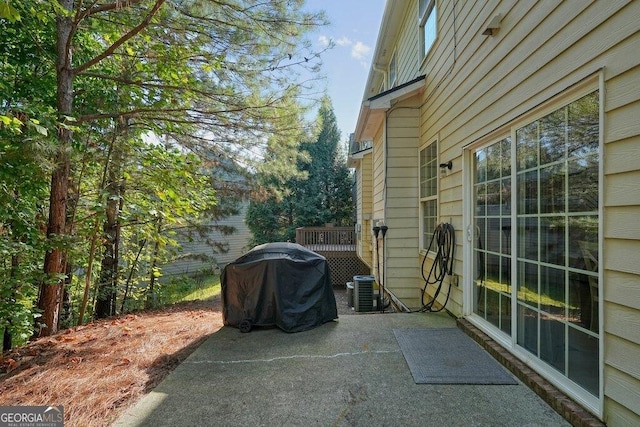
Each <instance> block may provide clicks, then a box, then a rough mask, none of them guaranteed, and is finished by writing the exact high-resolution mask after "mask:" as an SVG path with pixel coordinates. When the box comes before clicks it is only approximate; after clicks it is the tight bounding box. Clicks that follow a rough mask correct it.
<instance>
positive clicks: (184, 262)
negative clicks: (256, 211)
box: [162, 203, 251, 277]
mask: <svg viewBox="0 0 640 427" xmlns="http://www.w3.org/2000/svg"><path fill="white" fill-rule="evenodd" d="M247 206H248V205H247V204H246V203H245V204H244V205H243V207H242V209H241V211H240V213H239V214H238V215H234V216H231V217H229V218H225V219H224V220H222V221H219V222H218V224H219V225H224V226H229V227H235V229H236V231H235V232H234V233H233V234H230V235H223V234H222V233H220V232H217V231H214V232H212V233H211V234H210V235H208V236H206V238H200V237H199V236H197V235H196V236H194V240H193V241H191V242H190V241H188V240H187V239H178V241H179V243H180V245H181V246H182V250H181V254H182V255H185V254H186V255H200V254H203V255H207V256H209V257H214V258H215V262H204V261H202V260H200V259H196V258H192V257H189V256H186V257H183V258H181V259H179V260H176V261H173V262H171V263H169V264H166V265H164V266H162V274H163V275H164V276H165V277H168V276H175V275H182V274H195V273H198V272H200V271H202V270H210V269H213V268H216V267H219V268H222V267H224V266H225V265H227V264H228V263H230V262H231V261H233V260H235V259H236V258H238V257H239V256H241V255H242V254H244V253H245V252H246V251H247V250H249V249H250V248H249V247H248V245H249V240H250V239H251V232H250V231H249V228H248V227H247V225H246V224H245V222H244V217H245V214H246V209H247ZM206 239H210V240H212V241H215V242H218V243H223V244H226V245H228V251H227V252H225V253H214V252H213V248H212V247H211V246H210V245H208V244H207V242H206Z"/></svg>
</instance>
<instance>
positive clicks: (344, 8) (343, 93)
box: [305, 0, 385, 141]
mask: <svg viewBox="0 0 640 427" xmlns="http://www.w3.org/2000/svg"><path fill="white" fill-rule="evenodd" d="M384 4H385V0H307V2H306V7H305V8H306V9H308V10H313V11H318V10H324V11H325V13H326V15H327V18H328V19H329V21H330V25H329V26H327V27H323V28H321V29H319V30H318V31H316V32H315V33H314V34H313V36H311V39H312V41H313V42H314V43H317V46H322V45H323V44H326V43H327V42H328V40H333V42H334V44H335V47H334V48H333V49H330V50H328V51H327V52H325V53H324V54H323V55H322V63H323V64H322V73H323V74H324V75H325V76H326V81H325V83H324V85H325V89H326V91H327V93H328V95H329V96H330V97H331V100H332V102H333V108H334V111H335V114H336V118H337V120H338V127H339V128H340V131H341V133H342V141H345V140H346V139H347V138H348V137H349V134H350V133H351V132H353V131H354V130H355V127H356V121H357V120H358V112H359V111H360V103H361V101H362V95H363V93H364V85H365V83H366V81H367V76H368V74H369V66H370V65H371V58H372V56H373V49H374V48H375V44H376V40H377V37H378V29H379V28H380V22H381V21H382V14H383V12H384Z"/></svg>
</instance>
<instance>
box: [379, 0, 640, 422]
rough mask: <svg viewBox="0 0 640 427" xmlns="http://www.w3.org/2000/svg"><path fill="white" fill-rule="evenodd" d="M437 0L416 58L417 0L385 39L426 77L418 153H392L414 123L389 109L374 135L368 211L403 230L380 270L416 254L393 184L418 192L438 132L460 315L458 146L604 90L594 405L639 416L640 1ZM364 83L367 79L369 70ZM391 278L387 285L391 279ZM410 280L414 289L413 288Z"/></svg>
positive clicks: (402, 61)
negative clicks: (567, 98) (493, 24)
mask: <svg viewBox="0 0 640 427" xmlns="http://www.w3.org/2000/svg"><path fill="white" fill-rule="evenodd" d="M436 3H437V8H438V12H437V18H438V19H437V21H438V23H437V27H438V37H437V40H436V42H435V44H434V45H433V47H432V48H431V50H430V52H429V54H428V56H427V57H426V58H425V59H424V60H422V59H421V58H419V56H420V55H419V50H418V45H419V43H418V39H417V35H418V34H419V30H418V24H417V0H415V1H411V2H404V3H396V6H395V7H405V8H406V9H404V12H403V14H402V17H403V18H402V20H401V22H402V24H401V25H400V26H399V31H398V33H397V34H396V35H395V38H394V40H395V41H394V42H393V43H392V45H393V46H394V50H395V51H396V52H397V59H396V60H397V61H398V64H399V68H398V74H399V79H398V83H399V84H402V83H403V82H405V81H408V80H410V79H412V78H414V77H416V76H418V75H422V74H425V75H426V79H425V86H424V90H423V92H422V93H421V95H420V96H419V101H418V103H417V104H415V105H419V106H420V107H421V108H420V115H419V119H418V120H419V123H418V125H417V130H418V138H417V141H416V145H415V146H414V147H413V148H412V149H413V151H414V155H415V156H416V158H415V159H413V160H414V161H413V162H412V161H411V160H409V159H408V158H402V159H401V157H402V156H398V157H394V154H396V153H394V152H393V151H392V149H393V148H394V144H393V137H396V136H399V135H400V134H401V133H402V132H409V133H410V131H408V130H406V129H405V130H402V131H401V130H400V129H399V128H398V129H396V128H394V127H393V126H392V122H393V110H392V109H393V107H392V108H391V110H390V111H391V113H388V114H387V123H386V131H382V130H381V131H380V132H379V133H378V134H377V135H376V139H375V144H374V151H373V168H374V172H373V189H372V193H373V197H374V212H375V218H376V219H384V220H386V221H387V225H388V226H389V234H388V237H387V239H394V238H395V237H391V236H393V233H394V231H395V230H394V227H399V228H400V229H401V228H402V225H404V226H406V228H405V229H404V230H403V231H402V233H404V238H403V239H402V241H401V239H400V236H402V235H403V234H401V233H400V232H398V238H399V240H398V242H395V241H393V240H388V242H387V245H388V248H387V250H388V252H387V255H388V258H387V263H388V264H389V265H388V266H387V276H388V277H392V274H393V273H395V272H396V269H397V271H398V274H402V273H400V271H402V269H404V268H407V269H411V266H412V265H416V264H418V265H419V262H420V261H421V260H422V258H421V257H422V255H420V251H419V248H418V231H417V230H418V229H419V226H418V223H417V220H418V218H419V210H418V203H417V200H418V196H417V193H416V196H415V199H416V200H415V203H411V202H410V201H409V200H408V198H410V197H408V198H407V199H405V200H401V199H402V197H399V196H398V197H394V196H393V191H397V193H396V194H402V191H412V189H417V170H418V166H417V161H418V159H417V157H418V148H419V147H421V146H423V145H424V144H427V143H429V142H430V141H433V140H437V141H438V144H439V153H438V157H439V162H447V161H449V160H451V161H452V162H453V169H452V170H451V171H447V172H446V175H444V176H441V177H440V179H439V193H438V215H439V219H440V221H446V222H451V223H452V225H453V226H454V228H455V230H456V241H457V247H456V256H455V258H456V262H455V267H454V268H455V273H456V275H457V276H458V277H460V281H459V283H460V286H459V287H455V286H452V293H451V299H450V301H449V303H448V305H447V308H448V310H449V311H451V312H452V313H453V314H455V315H457V316H463V315H465V314H468V313H465V310H464V301H465V291H464V289H466V288H465V287H464V286H463V283H465V280H467V281H470V278H469V277H464V276H465V271H470V270H469V266H468V265H466V264H468V263H469V262H470V261H469V259H468V257H466V256H465V253H467V254H468V253H469V252H468V251H467V252H465V249H467V247H468V245H469V243H468V242H467V241H466V233H465V230H466V228H467V226H468V225H469V224H467V223H465V222H466V221H467V219H466V215H465V206H466V203H467V202H468V201H465V197H466V196H465V194H466V193H465V191H466V190H465V177H466V175H465V171H464V170H463V165H464V164H465V159H464V155H465V147H467V146H468V145H470V144H475V143H477V142H479V141H483V140H485V139H486V138H488V136H489V135H491V134H492V133H496V132H498V131H499V130H500V129H505V128H506V127H509V126H512V125H513V123H515V122H517V121H519V120H522V119H523V118H525V117H527V115H529V114H533V113H535V112H536V111H539V109H540V108H542V106H544V105H553V104H554V102H555V103H562V102H564V101H563V99H562V96H563V94H564V93H566V92H567V91H570V90H571V89H572V88H574V87H576V85H581V84H585V85H592V86H593V88H594V89H600V90H601V91H602V95H601V100H602V101H601V104H602V105H601V109H602V113H601V120H602V123H601V132H602V142H603V144H602V154H601V163H602V165H601V168H602V173H601V180H602V184H601V193H602V195H601V213H600V221H601V224H600V233H601V235H602V255H601V257H602V261H601V266H602V270H601V271H602V273H601V277H602V279H603V281H602V282H601V284H600V290H601V294H600V298H601V299H602V302H601V307H600V309H601V314H602V316H601V320H600V321H601V336H600V339H601V340H602V346H603V351H602V357H603V365H604V367H603V373H602V375H603V390H604V391H603V393H604V396H603V401H602V407H601V408H597V407H596V408H593V407H592V408H590V409H592V410H594V411H595V412H597V413H598V414H599V415H600V416H601V417H602V419H603V420H604V421H605V422H607V423H608V424H609V425H637V424H640V367H639V366H640V365H639V364H638V363H637V361H638V360H639V359H640V332H639V331H640V221H638V219H637V218H638V216H639V215H640V184H639V183H640V120H639V118H640V89H639V88H640V56H639V55H638V51H639V49H640V24H639V22H640V21H639V20H638V17H639V16H640V2H639V1H624V0H617V1H616V0H612V1H591V2H590V1H579V0H567V1H544V2H523V1H516V0H505V1H499V0H494V1H486V2H464V1H463V2H450V1H440V0H437V2H436ZM389 7H390V6H389V4H387V9H389ZM454 8H455V10H454ZM497 14H501V15H502V21H501V28H500V30H499V32H498V33H497V34H496V35H494V36H486V35H482V34H481V33H482V32H483V30H484V28H485V27H486V24H487V23H488V22H489V21H490V20H491V18H492V17H494V16H495V15H497ZM378 42H379V43H380V42H381V40H380V39H379V40H378ZM376 52H377V54H378V55H380V56H379V57H378V58H374V61H376V60H378V61H384V59H385V58H383V51H378V50H376ZM404 55H408V56H410V57H411V58H413V59H411V58H404ZM416 58H417V59H416ZM387 59H388V57H387ZM378 65H379V63H378ZM412 68H414V69H412ZM372 81H373V82H375V79H372V78H371V77H370V82H372ZM367 89H369V88H367ZM405 120H406V118H405ZM396 131H397V133H395V132H396ZM385 132H386V133H385ZM405 135H407V134H405ZM385 144H387V146H385ZM406 148H409V147H406ZM385 162H386V163H387V164H385ZM396 168H397V170H396ZM409 169H413V171H409ZM385 170H386V171H387V175H386V178H387V188H386V191H385V185H384V184H385V180H384V171H385ZM392 182H393V186H394V190H392V189H391V188H392V185H391V183H392ZM385 199H386V202H385ZM403 204H404V206H403ZM412 215H413V219H415V221H413V222H412V218H410V217H411V216H412ZM385 216H386V217H385ZM396 219H397V221H398V222H397V223H394V222H393V221H395V220H396ZM414 223H415V224H414ZM392 225H393V226H392ZM412 226H414V227H416V231H415V234H416V239H415V241H416V244H415V245H413V243H411V242H410V240H411V237H410V234H412V233H411V230H410V228H411V227H412ZM396 244H397V246H393V245H396ZM392 257H394V258H397V259H398V260H399V259H403V261H395V260H394V261H393V262H398V264H397V267H396V266H394V267H392V266H391V264H392ZM416 260H417V261H418V262H416ZM427 261H429V260H427ZM405 266H406V267H405ZM392 272H393V273H392ZM389 280H391V279H389ZM407 283H411V282H410V281H407ZM388 285H389V288H390V289H392V290H393V286H392V283H391V282H388ZM413 286H414V287H415V288H416V289H417V288H418V287H419V286H420V284H419V282H416V283H415V285H413ZM445 286H447V284H445ZM404 292H405V291H404V290H403V291H398V295H397V296H398V297H400V298H401V299H402V298H403V297H405V295H406V296H407V297H408V298H411V297H410V296H409V295H408V294H409V293H410V292H409V291H407V294H405V293H404Z"/></svg>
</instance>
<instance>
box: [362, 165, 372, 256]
mask: <svg viewBox="0 0 640 427" xmlns="http://www.w3.org/2000/svg"><path fill="white" fill-rule="evenodd" d="M372 158H373V155H372V154H365V155H364V156H363V158H362V159H361V160H360V165H359V166H358V224H360V225H361V229H360V241H359V245H358V256H359V257H360V258H361V259H362V261H364V263H365V264H367V266H369V268H372V267H373V258H372V246H371V244H372V239H371V228H372V227H373V226H372V221H371V218H373V201H372V194H373V183H372V181H373V172H372ZM365 216H368V218H369V219H364V218H365Z"/></svg>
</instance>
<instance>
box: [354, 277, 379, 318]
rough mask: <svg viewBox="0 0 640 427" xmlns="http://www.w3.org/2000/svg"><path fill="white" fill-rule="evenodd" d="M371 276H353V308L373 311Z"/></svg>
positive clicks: (373, 279)
mask: <svg viewBox="0 0 640 427" xmlns="http://www.w3.org/2000/svg"><path fill="white" fill-rule="evenodd" d="M374 281H375V277H373V276H353V308H354V309H355V310H356V311H373V282H374Z"/></svg>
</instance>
